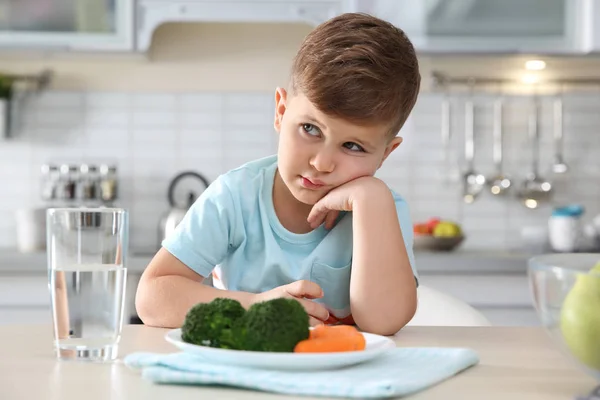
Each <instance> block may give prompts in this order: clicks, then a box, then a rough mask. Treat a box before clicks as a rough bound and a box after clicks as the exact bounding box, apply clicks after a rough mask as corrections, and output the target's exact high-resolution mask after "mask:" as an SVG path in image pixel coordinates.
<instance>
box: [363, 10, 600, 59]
mask: <svg viewBox="0 0 600 400" xmlns="http://www.w3.org/2000/svg"><path fill="white" fill-rule="evenodd" d="M355 7H356V9H357V10H358V11H363V12H367V13H370V14H373V15H377V16H379V17H382V18H385V19H387V20H389V21H390V22H392V23H394V24H395V25H396V26H398V27H400V28H401V29H403V30H404V31H405V32H406V33H407V35H408V36H409V37H410V39H411V40H412V42H413V43H414V45H415V47H416V48H417V49H418V50H419V51H420V52H422V53H547V54H585V53H590V52H597V51H600V1H597V0H419V1H414V0H355Z"/></svg>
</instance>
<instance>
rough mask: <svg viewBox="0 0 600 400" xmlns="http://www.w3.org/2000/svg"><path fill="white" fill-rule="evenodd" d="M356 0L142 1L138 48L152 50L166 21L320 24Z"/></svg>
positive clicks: (347, 7) (344, 9) (140, 0)
mask: <svg viewBox="0 0 600 400" xmlns="http://www.w3.org/2000/svg"><path fill="white" fill-rule="evenodd" d="M352 3H353V1H347V0H260V1H258V0H236V1H231V0H138V4H139V6H138V13H139V14H138V26H137V36H136V37H137V50H138V51H146V50H148V48H149V46H150V42H151V40H152V33H153V32H154V30H155V29H156V28H157V27H158V26H159V25H161V24H163V23H165V22H259V23H260V22H290V23H298V22H300V23H308V24H311V25H318V24H320V23H321V22H324V21H326V20H327V19H329V18H331V17H334V16H335V15H338V14H341V13H342V12H344V11H347V10H350V9H351V8H352ZM199 39H201V38H199ZM209 40H212V39H209Z"/></svg>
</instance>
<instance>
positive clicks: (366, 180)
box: [307, 176, 389, 229]
mask: <svg viewBox="0 0 600 400" xmlns="http://www.w3.org/2000/svg"><path fill="white" fill-rule="evenodd" d="M382 189H383V190H386V191H387V192H388V193H389V189H388V187H387V186H386V185H385V183H383V182H382V181H381V180H379V179H377V178H374V177H372V176H365V177H361V178H356V179H354V180H351V181H350V182H347V183H344V184H343V185H340V186H338V187H336V188H335V189H333V190H332V191H330V192H329V193H327V194H326V195H325V196H324V197H323V198H322V199H321V200H319V201H318V202H317V203H315V205H314V206H313V208H312V210H311V211H310V214H309V215H308V218H307V221H308V223H309V224H310V226H311V227H312V228H313V229H315V228H317V227H318V226H320V225H321V224H322V223H323V222H324V223H325V228H326V229H331V228H333V224H334V223H335V220H336V218H337V217H338V215H339V213H340V211H352V208H353V206H354V202H355V200H356V198H357V197H359V196H360V195H362V194H364V193H369V195H376V193H377V191H378V190H382Z"/></svg>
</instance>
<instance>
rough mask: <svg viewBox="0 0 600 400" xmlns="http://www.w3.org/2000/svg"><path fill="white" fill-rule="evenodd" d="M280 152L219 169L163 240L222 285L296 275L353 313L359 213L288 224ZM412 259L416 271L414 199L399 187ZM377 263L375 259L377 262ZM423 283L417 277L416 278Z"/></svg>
mask: <svg viewBox="0 0 600 400" xmlns="http://www.w3.org/2000/svg"><path fill="white" fill-rule="evenodd" d="M276 170H277V158H276V156H270V157H266V158H263V159H259V160H256V161H252V162H250V163H248V164H245V165H242V166H241V167H239V168H236V169H234V170H231V171H229V172H227V173H225V174H223V175H221V176H219V177H218V178H217V179H216V180H215V181H214V182H213V183H212V184H211V185H210V186H209V187H208V189H207V190H205V191H204V192H203V193H202V195H201V196H200V197H199V198H198V199H197V200H196V202H195V203H194V204H193V205H192V207H191V208H190V209H189V211H188V212H187V214H186V216H185V217H184V219H183V220H182V222H181V223H180V224H179V225H178V226H177V228H176V229H175V231H174V232H173V234H172V235H170V236H169V237H167V238H166V239H165V240H164V241H163V243H162V245H163V247H165V248H166V249H167V250H168V251H169V252H170V253H171V254H173V255H174V256H175V257H177V258H178V259H179V260H180V261H182V262H183V263H184V264H186V265H187V266H188V267H190V268H191V269H192V270H194V271H195V272H197V273H198V274H200V275H202V276H203V277H208V276H210V275H211V274H212V276H213V285H214V286H215V287H218V288H221V289H227V290H234V291H244V292H250V293H261V292H264V291H267V290H270V289H273V288H275V287H277V286H281V285H285V284H288V283H291V282H294V281H297V280H310V281H313V282H316V283H317V284H318V285H319V286H321V288H322V289H323V293H324V297H323V298H322V299H319V300H317V301H320V302H322V303H324V304H325V305H326V306H327V308H328V309H329V310H330V313H332V314H333V315H334V316H335V317H336V318H345V317H347V316H349V315H350V271H351V263H352V213H344V214H343V215H341V217H340V218H339V219H338V223H337V224H336V225H335V226H334V227H333V229H331V230H329V231H328V230H326V229H325V228H324V227H323V226H320V227H319V228H317V229H315V230H313V231H311V232H309V233H306V234H296V233H292V232H290V231H288V230H287V229H286V228H284V227H283V225H282V224H281V223H280V222H279V219H278V218H277V215H276V214H275V209H274V207H273V197H272V194H273V182H274V177H275V172H276ZM392 193H393V196H394V199H395V202H396V210H397V212H398V220H399V222H400V227H401V229H402V236H403V237H404V245H405V246H406V249H407V252H408V256H409V260H410V264H411V266H412V269H413V273H414V275H415V279H416V278H417V272H416V269H415V262H414V255H413V250H412V241H413V230H412V223H411V220H410V215H409V211H408V205H407V204H406V202H405V201H404V200H403V199H402V198H401V197H400V196H398V195H397V194H396V193H394V192H392ZM374 269H375V270H376V266H374ZM417 283H418V281H417Z"/></svg>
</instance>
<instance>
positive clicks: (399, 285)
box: [350, 182, 417, 335]
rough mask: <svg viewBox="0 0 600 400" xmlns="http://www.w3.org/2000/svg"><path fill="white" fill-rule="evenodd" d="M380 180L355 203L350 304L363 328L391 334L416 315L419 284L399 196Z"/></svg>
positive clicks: (356, 320)
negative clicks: (400, 214) (402, 225)
mask: <svg viewBox="0 0 600 400" xmlns="http://www.w3.org/2000/svg"><path fill="white" fill-rule="evenodd" d="M380 183H381V184H376V185H374V187H371V188H369V190H368V191H367V190H365V191H364V192H363V193H361V194H358V195H357V197H356V199H355V200H354V201H353V205H352V219H353V237H354V243H353V254H352V279H351V283H350V306H351V310H352V316H353V318H354V321H355V322H356V324H357V325H358V326H359V328H361V329H362V330H365V331H368V332H372V333H378V334H382V335H391V334H394V333H396V332H397V331H399V330H400V329H401V328H402V327H403V326H404V325H406V324H407V323H408V322H409V321H410V319H411V318H412V317H413V315H414V313H415V310H416V304H417V300H416V285H415V279H414V275H413V272H412V269H411V266H410V262H409V259H408V255H407V252H406V248H405V246H404V239H403V237H402V232H401V229H400V224H399V222H398V217H397V212H396V207H395V203H394V199H393V196H392V194H391V192H390V190H389V189H388V188H387V186H385V184H383V182H380ZM367 192H368V193H367Z"/></svg>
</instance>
